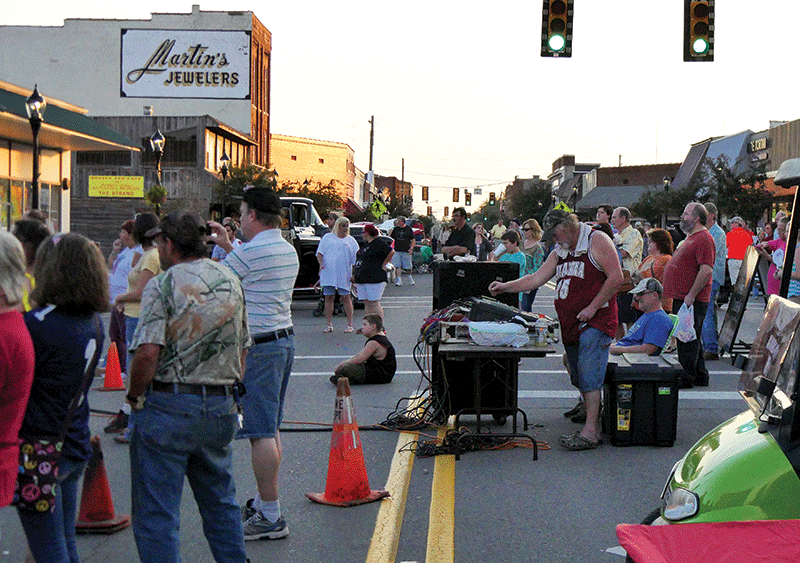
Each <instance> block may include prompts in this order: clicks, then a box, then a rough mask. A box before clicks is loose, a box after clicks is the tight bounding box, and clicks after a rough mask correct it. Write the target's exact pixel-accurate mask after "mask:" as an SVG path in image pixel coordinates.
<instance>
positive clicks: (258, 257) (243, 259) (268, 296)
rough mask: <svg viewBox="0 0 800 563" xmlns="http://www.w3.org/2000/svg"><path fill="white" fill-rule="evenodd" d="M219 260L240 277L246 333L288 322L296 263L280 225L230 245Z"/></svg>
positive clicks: (279, 326)
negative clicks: (247, 240) (240, 242)
mask: <svg viewBox="0 0 800 563" xmlns="http://www.w3.org/2000/svg"><path fill="white" fill-rule="evenodd" d="M223 263H224V264H226V265H227V266H228V267H230V269H231V270H233V272H234V273H235V274H236V275H237V276H238V277H239V279H240V280H242V289H243V290H244V298H245V304H246V305H245V306H246V307H247V324H248V325H249V327H250V334H252V335H253V336H257V335H259V334H262V333H265V332H272V331H275V330H279V329H282V328H289V327H291V326H292V312H291V304H292V289H293V288H294V282H295V279H296V278H297V272H298V270H299V268H300V264H299V261H298V259H297V252H296V251H295V249H294V247H293V246H292V245H291V244H290V243H289V242H287V241H286V240H285V239H284V238H283V237H282V236H281V230H280V229H267V230H265V231H261V232H260V233H258V234H257V235H256V236H254V237H253V239H252V240H251V241H250V242H246V243H244V244H242V245H240V246H237V247H236V248H234V249H233V251H232V252H231V253H230V254H228V256H226V257H225V260H224V261H223Z"/></svg>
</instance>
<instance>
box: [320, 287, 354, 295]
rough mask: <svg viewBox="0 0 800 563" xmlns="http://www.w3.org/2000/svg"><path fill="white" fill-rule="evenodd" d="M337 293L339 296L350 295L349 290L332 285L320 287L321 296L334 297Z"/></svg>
mask: <svg viewBox="0 0 800 563" xmlns="http://www.w3.org/2000/svg"><path fill="white" fill-rule="evenodd" d="M337 291H338V292H339V295H350V290H349V289H345V288H343V287H335V286H332V285H323V286H322V295H336V292H337Z"/></svg>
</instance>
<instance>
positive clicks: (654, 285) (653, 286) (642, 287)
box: [628, 278, 664, 295]
mask: <svg viewBox="0 0 800 563" xmlns="http://www.w3.org/2000/svg"><path fill="white" fill-rule="evenodd" d="M645 291H655V292H656V293H658V294H659V295H664V287H663V286H662V285H661V282H660V281H658V280H657V279H656V278H644V279H643V280H641V281H640V282H639V283H638V284H637V286H636V287H634V288H633V289H632V290H630V291H629V292H628V293H632V294H634V295H636V294H638V293H644V292H645Z"/></svg>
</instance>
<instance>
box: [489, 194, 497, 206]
mask: <svg viewBox="0 0 800 563" xmlns="http://www.w3.org/2000/svg"><path fill="white" fill-rule="evenodd" d="M495 203H497V201H496V200H495V198H494V192H489V205H494V204H495Z"/></svg>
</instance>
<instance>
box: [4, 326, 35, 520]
mask: <svg viewBox="0 0 800 563" xmlns="http://www.w3.org/2000/svg"><path fill="white" fill-rule="evenodd" d="M33 367H34V355H33V342H31V335H30V334H29V333H28V328H27V327H26V326H25V321H24V320H23V318H22V314H21V313H20V312H19V311H9V312H7V313H0V421H1V422H2V423H0V506H8V504H9V503H10V502H11V499H12V498H13V497H14V485H15V484H16V482H17V468H18V467H19V447H18V446H17V438H18V436H17V435H18V434H19V429H20V426H22V418H23V416H25V407H27V406H28V397H29V396H30V394H31V384H32V383H33Z"/></svg>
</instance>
